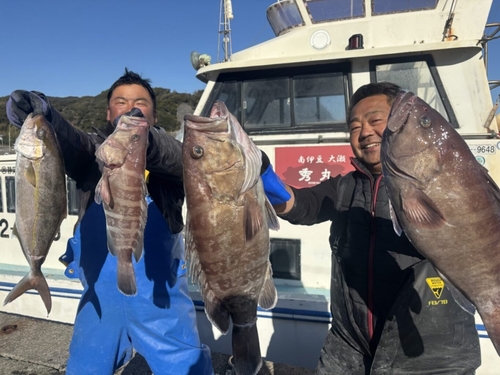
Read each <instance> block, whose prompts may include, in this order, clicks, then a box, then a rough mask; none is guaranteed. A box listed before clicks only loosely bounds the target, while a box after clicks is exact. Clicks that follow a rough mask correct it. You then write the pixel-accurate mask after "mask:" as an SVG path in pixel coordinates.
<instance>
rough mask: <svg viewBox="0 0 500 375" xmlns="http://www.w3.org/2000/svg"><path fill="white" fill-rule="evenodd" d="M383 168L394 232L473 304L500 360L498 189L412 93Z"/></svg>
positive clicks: (393, 119) (389, 138)
mask: <svg viewBox="0 0 500 375" xmlns="http://www.w3.org/2000/svg"><path fill="white" fill-rule="evenodd" d="M381 162H382V171H383V175H384V179H385V183H386V185H387V188H388V192H389V197H390V201H391V205H392V213H391V214H392V217H393V223H394V224H395V229H396V231H397V232H399V231H400V230H401V229H402V230H404V232H405V233H406V236H407V237H408V239H409V240H410V241H411V242H412V244H413V245H414V246H415V248H416V249H417V250H418V251H419V252H420V253H421V254H422V255H424V256H425V257H426V258H427V259H429V261H430V262H431V263H432V264H433V266H434V267H435V268H436V270H437V271H438V272H439V273H440V274H441V275H442V277H443V279H444V281H445V286H447V287H448V288H449V289H450V291H451V292H452V295H453V296H454V298H455V300H456V301H457V302H458V303H459V304H460V305H461V306H462V307H463V308H464V309H465V310H467V311H469V312H470V313H474V307H473V306H472V305H471V304H470V302H472V304H473V305H474V306H475V307H476V308H477V310H478V312H479V315H480V316H481V318H482V320H483V323H484V325H485V327H486V330H487V332H488V334H489V337H490V339H491V341H492V342H493V344H494V346H495V348H496V350H497V352H498V353H499V354H500V190H499V188H498V186H497V184H496V183H495V182H494V181H493V179H492V178H491V176H490V175H489V174H488V171H487V170H486V169H485V168H484V167H483V166H481V165H480V164H479V163H478V162H477V161H476V159H475V157H474V155H473V154H472V152H471V151H470V149H469V147H468V145H467V143H466V142H465V141H464V140H463V139H462V137H461V136H460V134H458V132H457V131H456V130H455V129H454V128H453V126H451V125H450V124H449V123H448V122H447V121H446V120H445V119H444V118H443V117H442V116H441V115H440V114H439V113H438V112H437V111H436V110H434V109H433V108H431V107H430V106H429V104H427V103H425V102H424V101H423V100H422V99H420V98H418V97H417V96H416V95H414V94H413V93H411V92H400V93H399V95H398V96H397V97H396V99H395V101H394V103H393V104H392V109H391V114H390V116H389V120H388V123H387V128H386V130H385V131H384V134H383V137H382V149H381ZM464 296H465V298H464ZM469 301H470V302H469Z"/></svg>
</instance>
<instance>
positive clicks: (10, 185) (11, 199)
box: [5, 177, 16, 213]
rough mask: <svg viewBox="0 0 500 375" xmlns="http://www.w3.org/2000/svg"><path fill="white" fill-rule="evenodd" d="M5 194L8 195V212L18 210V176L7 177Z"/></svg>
mask: <svg viewBox="0 0 500 375" xmlns="http://www.w3.org/2000/svg"><path fill="white" fill-rule="evenodd" d="M5 196H6V197H7V202H6V203H7V212H11V213H14V212H16V178H15V177H5Z"/></svg>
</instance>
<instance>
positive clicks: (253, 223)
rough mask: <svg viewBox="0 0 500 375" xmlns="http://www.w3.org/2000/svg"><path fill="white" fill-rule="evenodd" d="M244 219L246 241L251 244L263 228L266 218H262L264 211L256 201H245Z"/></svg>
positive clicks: (247, 199)
mask: <svg viewBox="0 0 500 375" xmlns="http://www.w3.org/2000/svg"><path fill="white" fill-rule="evenodd" d="M244 218H245V219H244V220H245V239H246V241H247V242H249V241H251V240H252V238H254V237H255V235H256V234H257V233H258V232H259V231H260V230H261V229H262V227H263V219H264V218H263V217H262V210H261V209H260V207H259V204H258V202H257V200H256V199H253V198H246V199H245V211H244Z"/></svg>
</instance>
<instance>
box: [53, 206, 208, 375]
mask: <svg viewBox="0 0 500 375" xmlns="http://www.w3.org/2000/svg"><path fill="white" fill-rule="evenodd" d="M147 200H148V218H147V223H146V228H145V233H144V250H143V255H142V258H141V259H140V260H139V262H135V260H134V259H133V261H132V262H133V265H134V271H135V277H136V282H137V295H135V296H126V295H124V294H122V293H121V292H120V291H119V290H118V287H117V283H116V273H117V259H116V257H114V256H112V255H111V254H110V253H109V251H108V248H107V241H106V219H105V215H104V210H103V207H102V206H101V205H98V204H96V203H92V204H91V206H90V207H89V208H88V209H87V211H86V213H85V215H84V217H83V219H82V221H81V223H80V225H79V226H78V227H77V229H76V231H75V236H74V237H73V238H71V239H70V240H69V241H68V247H67V251H66V254H64V255H63V256H62V257H61V260H62V261H64V262H66V263H69V264H68V267H67V269H66V275H67V276H68V277H71V278H76V277H78V278H79V279H80V280H81V282H82V284H83V287H84V289H83V294H82V298H81V300H80V304H79V306H78V312H77V316H76V320H75V325H74V332H73V338H72V340H71V344H70V348H69V354H70V355H69V360H68V363H67V370H66V374H68V375H90V374H98V375H106V374H109V375H111V374H113V373H114V371H115V370H116V369H117V368H119V367H120V366H122V365H123V364H124V363H126V362H127V361H128V360H130V358H131V356H132V348H135V350H137V352H138V353H140V354H141V355H142V356H143V357H144V358H145V359H146V361H147V362H148V364H149V366H150V368H151V370H152V371H153V373H154V374H155V375H167V374H172V375H174V374H175V375H183V374H192V375H204V374H213V369H212V362H211V357H210V350H209V348H208V347H207V346H205V345H204V344H201V342H200V339H199V335H198V329H197V327H196V314H195V309H194V305H193V302H192V301H191V299H190V297H189V295H188V280H187V270H186V264H185V262H184V242H183V239H182V235H181V234H175V235H174V234H172V233H171V231H170V228H169V227H168V225H167V223H166V221H165V219H164V218H163V216H162V214H161V212H160V210H159V209H158V208H157V206H156V205H155V204H154V203H153V202H152V200H151V199H150V198H149V197H148V198H147Z"/></svg>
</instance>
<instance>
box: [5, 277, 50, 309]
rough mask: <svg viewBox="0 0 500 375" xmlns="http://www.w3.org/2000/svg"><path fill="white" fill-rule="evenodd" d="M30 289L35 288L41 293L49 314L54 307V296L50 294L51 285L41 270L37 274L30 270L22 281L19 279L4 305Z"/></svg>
mask: <svg viewBox="0 0 500 375" xmlns="http://www.w3.org/2000/svg"><path fill="white" fill-rule="evenodd" d="M30 289H35V290H37V291H38V294H40V297H41V298H42V301H43V304H44V305H45V308H46V309H47V315H48V314H49V313H50V310H51V309H52V298H51V296H50V290H49V285H48V284H47V280H46V279H45V277H44V276H43V274H42V273H41V272H40V273H36V274H35V273H33V272H32V271H30V272H29V273H28V274H27V275H26V276H24V277H23V278H22V279H21V281H19V282H18V283H17V285H16V286H15V287H14V288H12V290H11V291H10V293H9V294H8V295H7V297H5V300H4V301H3V305H4V306H5V305H6V304H8V303H10V302H12V301H14V300H15V299H16V298H17V297H19V296H20V295H21V294H23V293H25V292H26V291H28V290H30Z"/></svg>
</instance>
